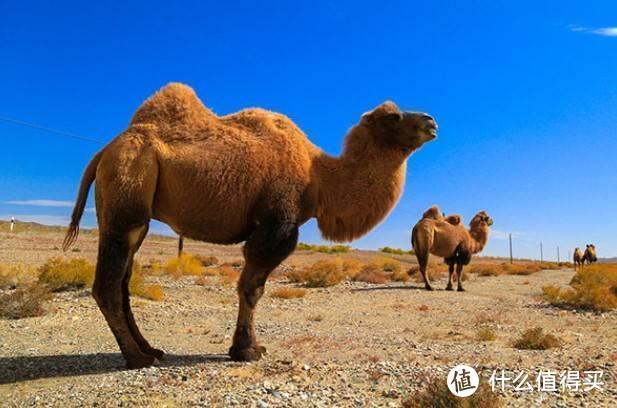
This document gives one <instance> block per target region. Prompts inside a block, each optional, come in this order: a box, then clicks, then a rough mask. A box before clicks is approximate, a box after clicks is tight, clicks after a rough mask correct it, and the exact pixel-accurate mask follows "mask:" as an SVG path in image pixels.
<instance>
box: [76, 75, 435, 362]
mask: <svg viewBox="0 0 617 408" xmlns="http://www.w3.org/2000/svg"><path fill="white" fill-rule="evenodd" d="M436 134H437V125H436V123H435V121H434V120H433V118H432V117H431V116H429V115H427V114H425V113H415V112H402V111H400V110H399V109H398V108H397V106H396V105H395V104H394V103H392V102H386V103H384V104H382V105H380V106H379V107H377V108H376V109H374V110H373V111H371V112H368V113H366V114H364V115H363V116H362V118H361V120H360V122H359V124H357V125H356V126H354V127H353V128H352V129H351V130H350V131H349V134H348V135H347V137H346V138H345V147H344V151H343V153H342V155H341V156H340V157H331V156H329V155H327V154H325V153H324V152H322V151H321V150H320V149H319V148H317V147H316V146H315V145H313V144H312V143H311V142H310V141H309V140H308V138H307V137H306V136H305V135H304V133H302V131H301V130H300V129H299V128H298V127H296V125H295V124H294V123H293V122H292V121H291V120H289V119H288V118H287V117H285V116H283V115H281V114H277V113H273V112H269V111H265V110H262V109H247V110H243V111H241V112H238V113H235V114H232V115H227V116H221V117H219V116H217V115H215V114H214V113H212V112H211V111H210V110H208V109H207V108H206V107H204V105H203V104H202V103H201V101H200V100H199V99H198V98H197V96H196V95H195V93H194V92H193V90H192V89H191V88H189V87H187V86H185V85H181V84H170V85H168V86H166V87H164V88H163V89H161V90H160V91H159V92H158V93H156V94H155V95H154V96H152V97H151V98H150V99H148V100H147V101H146V102H145V103H144V104H143V105H142V106H141V107H140V108H139V109H138V110H137V112H136V113H135V115H134V116H133V119H132V121H131V123H130V125H129V127H128V129H126V130H125V131H124V132H123V133H122V134H120V135H119V136H118V137H116V138H115V139H114V140H113V141H112V142H110V143H109V144H108V145H107V146H106V147H105V148H103V150H101V151H100V152H99V153H97V154H96V155H95V156H94V158H93V159H92V161H91V162H90V164H88V166H87V168H86V170H85V172H84V175H83V178H82V180H81V185H80V188H79V193H78V196H77V202H76V204H75V208H74V210H73V215H72V220H71V224H70V227H69V230H68V233H67V236H66V239H65V244H64V248H65V250H66V249H67V248H68V247H69V246H70V245H71V244H72V243H73V242H74V240H75V239H76V237H77V234H78V231H79V221H80V218H81V216H82V214H83V211H84V207H85V204H86V199H87V196H88V191H89V189H90V185H91V184H92V183H93V182H94V180H95V179H96V187H95V198H96V200H95V201H96V213H97V218H98V225H99V252H98V260H97V265H96V277H95V281H94V285H93V288H92V294H93V296H94V298H95V299H96V302H97V304H98V305H99V308H100V309H101V311H102V313H103V315H104V316H105V319H106V320H107V322H108V324H109V327H110V328H111V330H112V332H113V334H114V336H115V337H116V339H117V341H118V345H119V346H120V349H121V351H122V355H123V356H124V358H125V359H126V362H127V366H128V367H129V368H138V367H146V366H150V365H152V364H153V363H155V362H156V361H157V360H158V359H160V358H162V357H163V354H164V353H163V352H162V351H161V350H158V349H155V348H153V347H151V346H150V344H149V343H148V341H146V339H145V338H144V337H143V336H142V334H141V333H140V331H139V329H138V327H137V325H136V323H135V319H134V318H133V314H132V312H131V306H130V302H129V292H128V283H129V280H130V277H131V268H132V264H133V257H134V255H135V253H136V252H137V250H138V249H139V247H140V245H141V243H142V242H143V240H144V238H145V236H146V234H147V232H148V226H149V222H150V220H151V219H156V220H159V221H161V222H163V223H166V224H167V225H169V226H170V227H171V228H172V229H173V230H174V231H175V232H176V233H177V234H178V235H180V236H181V237H185V238H191V239H195V240H201V241H206V242H211V243H217V244H234V243H239V242H243V241H244V242H245V245H244V248H243V253H244V259H245V265H244V269H243V271H242V274H241V276H240V279H239V282H238V296H239V305H240V306H239V311H238V319H237V323H236V330H235V333H234V336H233V343H232V346H231V348H230V350H229V354H230V356H231V358H232V359H233V360H240V361H247V360H256V359H259V358H260V357H261V355H262V354H263V353H264V352H265V348H264V347H262V346H261V345H259V344H258V342H257V339H256V336H255V323H254V314H255V307H256V305H257V302H258V301H259V299H260V298H261V296H262V295H263V292H264V286H265V283H266V279H267V278H268V275H269V274H270V272H272V270H273V269H274V268H276V267H277V266H278V265H279V264H280V263H281V262H282V261H283V260H284V259H286V258H287V257H288V256H289V254H291V252H292V251H293V250H294V248H295V247H296V244H297V240H298V228H299V227H300V226H301V225H302V224H304V223H305V222H306V221H308V220H309V219H311V218H316V219H317V224H318V226H319V229H320V230H321V233H322V235H323V236H324V238H326V239H328V240H331V241H337V242H342V241H350V240H353V239H355V238H358V237H360V236H362V235H364V234H365V233H367V232H368V231H369V230H370V229H372V228H373V227H374V226H375V225H376V224H378V223H379V222H380V221H381V220H383V219H384V218H385V216H386V215H387V214H388V212H389V211H390V210H391V209H392V208H393V207H394V205H395V204H396V202H397V201H398V199H399V198H400V195H401V192H402V188H403V184H404V182H405V167H406V161H407V158H408V157H409V156H410V155H411V154H412V153H413V152H414V151H416V150H417V149H419V148H420V147H421V146H422V145H423V144H424V143H426V142H429V141H431V140H433V139H434V138H435V137H436Z"/></svg>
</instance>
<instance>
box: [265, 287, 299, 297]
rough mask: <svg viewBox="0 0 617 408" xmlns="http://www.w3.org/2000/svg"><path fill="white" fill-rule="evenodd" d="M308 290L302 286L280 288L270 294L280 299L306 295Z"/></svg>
mask: <svg viewBox="0 0 617 408" xmlns="http://www.w3.org/2000/svg"><path fill="white" fill-rule="evenodd" d="M305 294H306V290H304V289H302V288H278V289H275V290H273V291H272V293H270V296H271V297H273V298H278V299H296V298H301V297H304V295H305Z"/></svg>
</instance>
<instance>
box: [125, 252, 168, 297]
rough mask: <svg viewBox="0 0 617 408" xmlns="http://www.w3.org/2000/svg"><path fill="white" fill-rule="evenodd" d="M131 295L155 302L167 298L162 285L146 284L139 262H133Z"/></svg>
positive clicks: (130, 283) (130, 284)
mask: <svg viewBox="0 0 617 408" xmlns="http://www.w3.org/2000/svg"><path fill="white" fill-rule="evenodd" d="M129 293H130V294H131V295H134V296H139V297H140V298H144V299H148V300H153V301H155V302H160V301H161V300H163V299H164V298H165V292H163V288H162V287H161V286H160V285H147V284H146V283H145V281H144V274H143V269H142V267H141V265H140V264H139V262H137V261H133V271H132V273H131V280H130V282H129Z"/></svg>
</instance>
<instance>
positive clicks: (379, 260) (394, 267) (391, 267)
mask: <svg viewBox="0 0 617 408" xmlns="http://www.w3.org/2000/svg"><path fill="white" fill-rule="evenodd" d="M373 263H374V264H376V265H377V266H379V267H380V268H381V270H382V271H384V272H400V270H401V269H402V267H401V263H400V262H399V261H397V260H396V259H392V258H388V257H385V256H381V257H375V258H374V259H373Z"/></svg>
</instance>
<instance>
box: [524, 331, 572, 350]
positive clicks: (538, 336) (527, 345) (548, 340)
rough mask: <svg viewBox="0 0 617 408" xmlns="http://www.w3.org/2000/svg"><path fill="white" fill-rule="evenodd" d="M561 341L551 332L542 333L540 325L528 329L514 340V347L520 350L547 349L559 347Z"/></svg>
mask: <svg viewBox="0 0 617 408" xmlns="http://www.w3.org/2000/svg"><path fill="white" fill-rule="evenodd" d="M560 346H561V341H560V340H559V339H558V338H557V337H555V336H553V335H552V334H544V333H543V330H542V328H541V327H536V328H533V329H529V330H527V331H525V332H524V333H523V335H522V336H521V337H520V338H519V339H518V340H516V341H515V342H514V347H515V348H517V349H521V350H547V349H549V348H554V347H560Z"/></svg>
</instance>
